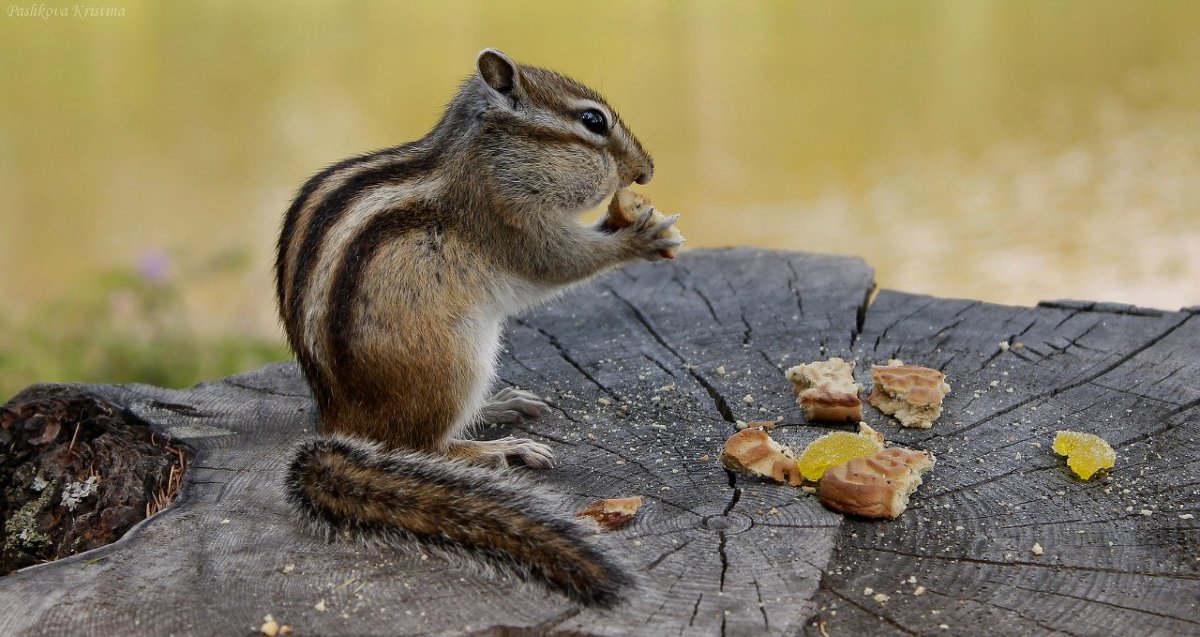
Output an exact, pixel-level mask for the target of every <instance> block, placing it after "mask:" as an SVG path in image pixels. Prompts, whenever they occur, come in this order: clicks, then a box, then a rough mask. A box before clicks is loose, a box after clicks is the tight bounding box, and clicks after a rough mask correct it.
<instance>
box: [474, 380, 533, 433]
mask: <svg viewBox="0 0 1200 637" xmlns="http://www.w3.org/2000/svg"><path fill="white" fill-rule="evenodd" d="M549 410H550V405H549V404H547V403H546V401H544V400H542V399H541V398H539V397H538V396H536V395H534V394H531V393H529V392H527V391H522V390H520V389H514V388H512V387H505V388H504V389H501V390H500V391H498V392H496V394H495V395H494V396H492V398H491V399H490V400H488V401H487V402H486V403H484V404H483V407H482V408H480V410H479V421H480V422H482V423H483V424H486V425H491V424H508V423H514V422H521V421H522V420H524V419H525V418H538V417H541V416H542V415H544V414H545V413H546V412H547V411H549Z"/></svg>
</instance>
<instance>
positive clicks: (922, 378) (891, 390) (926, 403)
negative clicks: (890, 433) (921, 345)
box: [869, 361, 950, 429]
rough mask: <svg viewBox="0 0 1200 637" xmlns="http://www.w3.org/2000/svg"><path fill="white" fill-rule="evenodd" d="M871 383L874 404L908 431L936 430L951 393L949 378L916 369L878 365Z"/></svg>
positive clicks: (937, 373) (906, 366) (941, 374)
mask: <svg viewBox="0 0 1200 637" xmlns="http://www.w3.org/2000/svg"><path fill="white" fill-rule="evenodd" d="M896 362H899V361H896ZM871 381H872V383H873V384H874V387H872V389H871V396H870V399H869V400H870V402H871V404H872V405H874V406H875V407H877V408H879V411H882V412H883V413H885V414H889V415H892V416H895V417H896V420H899V421H900V424H901V425H903V426H905V427H918V428H920V429H929V428H930V427H932V426H933V421H934V420H936V419H937V417H938V416H940V415H941V414H942V398H944V397H945V396H946V394H947V393H949V392H950V385H947V384H946V375H945V374H943V373H941V372H939V371H938V370H936V369H929V368H928V367H917V366H915V365H897V364H893V363H891V362H889V363H888V365H874V366H872V367H871Z"/></svg>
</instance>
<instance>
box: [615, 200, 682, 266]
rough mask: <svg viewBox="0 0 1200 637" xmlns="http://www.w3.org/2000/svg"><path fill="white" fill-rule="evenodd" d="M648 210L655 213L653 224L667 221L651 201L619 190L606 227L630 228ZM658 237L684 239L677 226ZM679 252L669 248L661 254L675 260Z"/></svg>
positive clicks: (651, 219)
mask: <svg viewBox="0 0 1200 637" xmlns="http://www.w3.org/2000/svg"><path fill="white" fill-rule="evenodd" d="M647 210H651V211H653V214H652V215H651V217H650V223H652V224H655V223H661V222H663V221H665V220H666V219H667V216H666V215H664V214H663V213H661V212H659V211H658V209H657V208H655V207H654V204H652V203H650V200H649V199H647V198H645V197H643V196H642V195H640V194H638V193H636V192H634V191H632V190H618V191H617V194H615V195H613V198H612V201H611V202H609V204H608V216H607V217H605V218H604V225H605V226H606V227H608V228H612V229H614V230H619V229H621V228H628V227H629V226H632V225H633V224H634V223H635V222H637V220H638V218H639V217H641V216H642V215H643V214H644V213H645V212H646V211H647ZM658 236H659V238H662V239H680V240H682V239H683V235H682V234H680V232H679V229H678V228H676V227H675V226H671V227H670V228H667V229H666V230H664V231H663V232H662V233H661V234H659V235H658ZM677 252H678V249H677V248H667V249H665V250H660V251H659V254H661V255H662V256H663V258H664V259H674V258H675V254H676V253H677Z"/></svg>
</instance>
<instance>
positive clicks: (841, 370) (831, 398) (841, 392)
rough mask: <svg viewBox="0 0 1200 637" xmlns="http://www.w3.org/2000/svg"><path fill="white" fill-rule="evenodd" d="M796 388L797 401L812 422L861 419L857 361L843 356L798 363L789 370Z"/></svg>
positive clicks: (790, 377)
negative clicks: (851, 360) (856, 369)
mask: <svg viewBox="0 0 1200 637" xmlns="http://www.w3.org/2000/svg"><path fill="white" fill-rule="evenodd" d="M786 374H787V378H788V380H790V381H792V384H793V385H794V386H795V390H796V404H797V405H800V407H802V408H803V409H804V416H805V417H806V418H808V419H809V420H810V421H818V420H820V421H827V422H846V421H849V422H858V421H860V420H862V399H860V398H859V397H858V392H860V391H862V385H859V384H858V383H856V382H854V363H853V362H851V363H847V362H846V361H844V360H842V359H840V358H831V359H829V360H827V361H816V362H813V363H806V364H804V365H796V366H795V367H792V368H790V369H788V370H787V372H786Z"/></svg>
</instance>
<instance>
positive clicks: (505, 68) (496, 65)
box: [475, 49, 520, 97]
mask: <svg viewBox="0 0 1200 637" xmlns="http://www.w3.org/2000/svg"><path fill="white" fill-rule="evenodd" d="M475 66H476V67H478V68H479V77H482V78H483V81H484V82H487V85H488V86H490V87H492V90H494V91H496V92H497V93H500V94H502V95H506V96H509V97H512V96H513V94H514V93H516V92H517V91H518V90H519V89H520V79H519V78H518V73H517V65H516V63H515V62H513V61H512V60H511V59H509V57H508V56H507V55H505V54H503V53H501V52H499V51H497V50H496V49H484V50H482V51H480V52H479V58H478V59H477V60H476V61H475Z"/></svg>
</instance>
